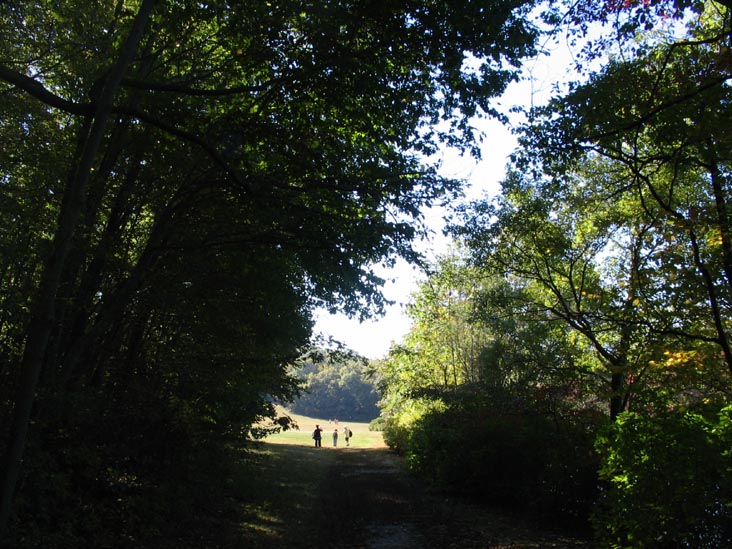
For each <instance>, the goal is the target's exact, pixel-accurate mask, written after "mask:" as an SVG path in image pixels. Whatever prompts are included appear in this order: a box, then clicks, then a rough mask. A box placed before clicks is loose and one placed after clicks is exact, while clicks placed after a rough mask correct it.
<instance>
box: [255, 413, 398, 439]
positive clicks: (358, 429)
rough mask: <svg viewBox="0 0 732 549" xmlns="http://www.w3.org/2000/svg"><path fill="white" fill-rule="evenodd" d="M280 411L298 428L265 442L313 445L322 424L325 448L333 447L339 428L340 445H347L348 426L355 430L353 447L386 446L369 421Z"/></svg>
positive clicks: (273, 436) (271, 437)
mask: <svg viewBox="0 0 732 549" xmlns="http://www.w3.org/2000/svg"><path fill="white" fill-rule="evenodd" d="M279 412H280V413H283V414H287V415H288V416H290V417H291V418H292V419H293V420H295V423H296V424H297V426H298V428H297V429H290V430H288V431H283V432H280V433H277V434H274V435H270V436H268V437H267V438H265V439H264V441H265V442H267V443H271V444H294V445H298V446H313V438H312V435H313V431H314V430H315V426H316V425H320V427H321V428H322V429H323V433H322V437H323V448H326V447H327V448H332V447H333V441H332V438H331V437H332V434H333V431H334V430H335V429H338V447H339V448H341V447H345V445H346V442H345V439H344V438H343V429H344V428H345V427H348V428H349V429H351V431H353V438H352V439H351V441H350V446H351V447H352V448H383V447H385V444H384V438H383V436H382V434H381V432H380V431H369V424H368V423H357V422H348V421H338V423H334V422H333V421H331V420H328V419H321V418H312V417H307V416H301V415H297V414H291V413H289V412H288V411H287V410H285V409H280V410H279Z"/></svg>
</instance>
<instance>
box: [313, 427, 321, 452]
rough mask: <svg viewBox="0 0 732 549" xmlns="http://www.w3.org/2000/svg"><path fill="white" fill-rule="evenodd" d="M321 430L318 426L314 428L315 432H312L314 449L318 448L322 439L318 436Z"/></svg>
mask: <svg viewBox="0 0 732 549" xmlns="http://www.w3.org/2000/svg"><path fill="white" fill-rule="evenodd" d="M322 430H323V429H321V428H320V425H316V426H315V431H313V439H314V440H315V447H316V448H320V442H321V440H322V437H321V436H320V432H321V431H322Z"/></svg>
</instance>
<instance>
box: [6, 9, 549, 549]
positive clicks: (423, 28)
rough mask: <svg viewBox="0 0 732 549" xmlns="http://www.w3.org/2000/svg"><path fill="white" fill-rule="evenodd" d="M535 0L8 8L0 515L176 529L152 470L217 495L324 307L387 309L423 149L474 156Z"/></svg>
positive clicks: (436, 186) (67, 532)
mask: <svg viewBox="0 0 732 549" xmlns="http://www.w3.org/2000/svg"><path fill="white" fill-rule="evenodd" d="M529 8H530V2H527V3H524V2H496V3H493V4H491V5H490V6H489V7H484V6H483V5H482V4H481V3H475V2H471V1H467V0H458V1H454V2H448V3H442V2H440V3H435V2H431V1H421V0H420V1H417V2H406V3H405V2H387V3H384V2H381V1H379V2H372V1H365V2H357V3H352V2H325V3H323V2H310V1H308V0H305V1H303V0H292V1H291V0H286V1H283V2H258V1H252V2H249V1H243V2H239V1H237V2H229V1H227V0H211V1H207V2H199V1H185V0H184V1H176V2H169V1H163V0H119V1H115V2H109V1H93V2H85V3H79V2H74V1H65V0H62V1H55V2H48V1H45V0H38V1H32V2H16V1H10V2H2V3H0V96H1V97H2V101H0V140H1V141H2V143H3V147H2V150H1V151H0V195H1V198H2V200H0V203H1V205H0V208H1V209H2V216H0V265H2V267H1V268H0V305H1V308H0V435H1V437H0V441H1V442H0V452H1V453H2V455H3V466H2V468H0V470H1V471H2V472H3V478H2V486H1V488H2V492H1V494H0V531H3V532H9V534H10V536H11V537H12V538H13V540H14V542H15V543H16V545H17V546H21V545H24V544H25V545H28V546H33V545H34V544H37V543H39V539H43V536H44V535H45V534H46V533H47V532H48V531H53V532H55V534H54V535H56V536H58V540H56V539H54V541H58V543H59V544H61V543H67V544H70V545H75V544H81V543H83V541H84V540H86V541H87V542H91V541H92V540H94V539H95V538H96V536H97V535H100V536H101V533H100V532H99V531H100V530H103V529H105V528H106V527H107V525H108V524H110V523H113V524H114V528H115V529H116V530H113V529H111V527H110V530H109V532H110V534H109V535H110V536H111V537H113V538H114V539H116V540H117V542H118V543H126V542H130V543H131V540H132V538H133V537H134V538H135V539H138V540H139V539H141V538H149V539H148V540H147V541H146V542H141V543H143V545H144V544H145V543H149V544H152V543H153V542H152V541H150V539H153V540H157V539H158V537H156V536H157V534H156V532H155V529H156V528H154V527H152V526H151V527H150V528H149V529H146V528H142V527H141V523H142V522H145V521H147V522H146V523H147V524H150V525H152V524H178V523H180V522H181V521H179V520H175V521H168V520H167V519H166V516H167V515H166V514H168V513H170V512H174V510H173V511H171V510H168V511H166V507H165V505H163V504H162V503H161V502H162V501H163V500H162V499H156V500H155V502H157V503H155V504H154V506H153V507H152V508H147V507H146V506H145V505H141V502H143V501H146V499H145V498H146V497H147V496H148V495H149V494H150V493H151V492H153V491H155V490H156V489H158V488H159V490H158V493H161V494H162V493H167V492H166V490H167V489H168V488H169V489H170V490H172V491H173V492H175V493H173V492H170V494H171V497H170V498H168V500H169V501H175V502H177V503H176V506H178V507H179V509H178V510H179V511H181V512H182V509H184V508H185V506H186V502H187V501H196V502H197V505H199V506H201V507H204V508H206V507H207V506H206V505H203V504H202V503H201V502H200V501H199V500H200V498H201V497H203V494H205V493H208V491H202V490H198V489H197V487H196V485H195V484H196V482H194V481H193V480H191V477H193V476H195V474H194V473H193V471H195V470H200V471H205V470H211V471H213V470H215V468H214V467H209V466H208V465H209V464H210V463H212V462H213V463H215V462H217V461H218V460H219V457H220V456H225V455H227V452H228V449H230V448H235V447H236V446H237V445H239V444H240V443H241V441H242V440H244V439H245V437H246V436H247V435H248V433H249V430H250V427H251V426H252V425H253V424H254V423H255V422H257V421H259V420H260V419H261V418H263V417H264V416H273V415H274V410H273V407H272V406H271V405H270V404H269V402H270V399H273V398H275V399H284V400H288V399H291V398H292V397H293V396H294V395H295V392H296V385H297V383H296V380H295V379H294V378H293V377H292V376H291V375H290V373H289V371H288V364H289V363H291V362H292V360H294V359H295V357H297V356H299V355H300V354H301V353H302V351H303V349H304V348H305V347H306V346H307V344H308V341H309V337H310V330H311V324H312V316H311V313H312V311H313V308H314V307H316V306H324V307H327V308H329V309H332V310H334V309H341V310H343V311H345V312H347V313H349V314H360V315H368V314H370V313H372V312H378V311H379V310H381V308H382V306H383V298H382V296H381V294H380V292H379V287H380V284H381V283H382V280H381V279H379V278H378V277H376V276H375V275H373V274H372V272H371V270H370V267H371V266H372V265H373V264H376V263H379V262H386V263H389V262H391V261H393V260H394V259H395V258H396V257H398V256H402V257H404V258H406V259H408V260H413V259H415V254H414V252H413V251H412V249H411V242H412V240H413V239H414V238H415V237H416V236H417V235H418V234H419V233H420V231H421V229H420V225H419V219H420V216H421V212H420V210H421V208H422V207H423V206H426V205H429V204H433V203H435V202H439V201H441V200H445V199H450V198H452V197H453V196H454V195H455V194H456V193H457V192H458V191H459V187H458V183H457V182H455V181H452V180H449V179H446V178H442V177H439V176H438V175H437V167H436V166H435V165H433V164H430V163H428V162H427V161H426V160H424V159H425V157H426V155H429V154H430V153H432V152H434V151H435V149H436V147H437V145H438V144H439V143H440V142H444V143H448V144H450V145H454V146H456V147H459V148H460V149H462V150H473V151H475V150H476V149H477V144H476V142H475V141H474V140H473V139H472V138H473V128H472V126H471V124H470V123H469V121H470V119H471V117H473V116H475V115H478V114H495V113H494V111H493V108H492V106H491V104H490V98H491V97H493V96H495V95H498V94H500V93H501V92H502V91H503V90H504V89H505V86H506V85H507V83H508V82H509V81H510V80H511V79H512V78H513V75H514V74H515V70H516V67H517V66H518V64H519V63H520V60H521V59H522V58H523V57H524V56H526V55H528V54H531V53H532V52H533V47H534V46H533V43H534V38H535V30H534V29H533V28H532V26H531V25H530V24H528V23H527V20H526V19H525V17H524V16H525V15H526V13H527V10H528V9H529ZM468 61H469V62H468ZM21 465H22V466H21ZM203 476H204V475H203V474H202V475H201V476H200V478H203ZM220 482H221V481H219V483H220ZM219 483H216V484H215V485H212V486H211V488H212V490H213V491H214V492H215V491H216V490H215V488H217V487H218V486H219ZM16 488H17V490H16ZM182 491H185V492H186V494H187V497H184V494H182V493H180V492H182ZM16 493H17V498H16V497H15V495H16ZM173 496H174V497H173ZM187 498H188V499H187ZM14 502H15V505H13V503H14ZM91 508H94V509H98V510H99V512H98V513H97V514H95V520H96V521H98V522H88V521H85V520H83V519H84V517H85V516H86V513H85V512H84V510H85V509H91ZM176 512H177V511H176ZM189 514H190V515H193V514H195V513H193V512H191V513H189ZM202 516H203V517H205V513H204V514H203V515H202ZM115 517H116V518H115ZM119 517H122V519H119ZM156 517H157V519H156ZM8 525H10V529H9V530H8V529H6V526H8ZM60 525H63V528H59V526H60ZM112 532H114V533H112ZM125 540H126V541H125ZM97 541H100V543H101V544H104V543H105V541H104V539H102V538H98V539H97ZM183 545H184V542H183V541H181V542H180V544H178V545H176V546H183ZM194 545H196V546H199V545H198V542H196V543H194Z"/></svg>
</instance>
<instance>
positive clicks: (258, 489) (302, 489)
mask: <svg viewBox="0 0 732 549" xmlns="http://www.w3.org/2000/svg"><path fill="white" fill-rule="evenodd" d="M278 412H279V413H280V414H287V415H289V416H290V417H291V418H292V419H293V420H295V422H296V423H297V425H298V426H299V429H291V430H288V431H285V432H281V433H277V434H274V435H270V436H268V437H267V438H265V439H264V440H263V441H261V442H257V443H254V444H253V445H252V446H251V447H250V448H249V449H248V450H247V455H248V457H247V463H248V466H247V472H246V473H245V475H244V477H245V478H243V479H242V484H241V485H240V486H239V487H238V491H239V493H240V494H241V496H240V497H241V503H242V513H241V515H240V517H239V522H238V525H239V532H240V535H242V536H243V539H242V540H241V541H240V542H239V545H241V544H242V543H244V544H245V545H241V546H246V547H252V548H258V547H291V546H292V540H308V539H312V536H313V532H314V531H315V532H316V533H317V531H318V529H319V528H321V527H322V524H321V523H322V520H323V518H322V517H321V516H320V514H319V506H320V504H319V501H320V499H321V498H322V494H321V491H322V486H323V485H324V483H325V477H326V475H327V474H328V472H329V471H331V470H332V468H333V467H334V466H335V463H336V462H337V460H338V456H339V455H342V454H341V453H340V452H341V451H342V449H343V448H345V440H343V439H342V438H341V437H339V440H338V447H337V448H333V444H332V439H331V433H332V432H333V429H335V428H337V429H338V432H339V433H341V432H342V430H343V428H344V427H345V426H348V427H349V428H350V429H351V431H353V439H352V440H351V445H350V447H351V448H356V449H365V448H384V447H385V444H384V440H383V438H382V436H381V432H378V431H369V428H368V423H356V422H344V421H341V422H339V425H338V426H336V425H335V424H333V423H329V422H328V420H327V419H319V418H312V417H307V416H301V415H297V414H291V413H289V412H287V410H284V409H279V410H278ZM316 424H318V425H320V426H321V427H322V428H323V448H322V449H316V448H315V447H314V443H313V439H312V432H313V429H315V425H316Z"/></svg>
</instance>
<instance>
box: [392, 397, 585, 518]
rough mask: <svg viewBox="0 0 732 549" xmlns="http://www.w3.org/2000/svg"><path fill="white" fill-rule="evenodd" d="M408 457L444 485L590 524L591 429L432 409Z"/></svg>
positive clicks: (415, 434)
mask: <svg viewBox="0 0 732 549" xmlns="http://www.w3.org/2000/svg"><path fill="white" fill-rule="evenodd" d="M406 454H407V460H408V463H409V465H410V467H411V468H412V469H413V470H415V471H418V472H419V473H421V474H422V475H423V476H425V477H426V478H428V479H431V480H432V481H433V482H434V483H435V485H437V486H439V487H441V488H443V489H449V490H451V491H457V492H460V493H463V494H467V495H470V496H473V497H476V498H479V499H480V500H482V501H485V502H488V503H495V504H500V505H501V506H504V507H505V506H510V507H513V508H514V509H517V510H522V511H529V512H532V513H534V514H536V515H542V516H544V517H546V518H548V519H552V520H553V521H556V520H559V519H566V520H568V521H571V522H573V523H577V521H581V522H586V520H587V517H588V515H589V512H590V508H591V505H592V503H593V502H594V498H595V496H596V492H595V490H596V486H597V477H596V473H595V471H596V468H597V460H596V457H595V453H594V451H593V435H592V433H591V432H587V431H585V430H583V429H581V428H579V427H577V426H574V425H572V424H571V423H567V424H565V425H561V426H559V428H558V427H557V424H556V422H555V421H550V419H549V418H547V417H545V416H542V415H538V414H534V415H531V414H525V415H518V414H515V415H505V414H504V415H501V414H488V413H486V412H485V411H483V410H480V409H478V410H471V411H465V410H456V409H454V408H453V409H450V410H449V411H445V412H433V413H430V414H427V415H426V416H424V417H423V418H422V419H420V420H419V421H418V422H417V423H416V424H415V425H414V428H413V430H412V431H411V433H410V436H409V437H408V442H407V451H406Z"/></svg>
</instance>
